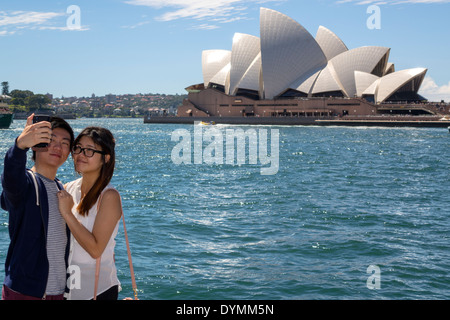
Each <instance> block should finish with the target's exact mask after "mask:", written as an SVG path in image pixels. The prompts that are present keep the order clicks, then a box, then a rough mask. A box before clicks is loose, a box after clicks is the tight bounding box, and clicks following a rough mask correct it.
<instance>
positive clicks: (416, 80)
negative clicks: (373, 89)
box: [376, 68, 427, 103]
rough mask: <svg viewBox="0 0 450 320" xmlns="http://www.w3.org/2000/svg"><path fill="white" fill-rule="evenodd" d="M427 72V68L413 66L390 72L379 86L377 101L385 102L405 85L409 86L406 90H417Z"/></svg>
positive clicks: (381, 80)
mask: <svg viewBox="0 0 450 320" xmlns="http://www.w3.org/2000/svg"><path fill="white" fill-rule="evenodd" d="M426 72H427V69H425V68H413V69H406V70H400V71H397V72H393V73H389V74H388V75H386V76H384V77H382V78H381V79H380V82H379V83H378V88H377V94H376V101H377V103H381V102H383V101H384V100H386V99H387V98H389V97H390V96H391V95H392V94H394V93H395V92H397V91H398V90H399V89H401V88H402V87H405V86H407V87H406V88H405V90H407V91H411V92H417V91H418V90H419V88H420V85H421V84H422V81H423V79H424V77H425V73H426Z"/></svg>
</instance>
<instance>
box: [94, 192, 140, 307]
mask: <svg viewBox="0 0 450 320" xmlns="http://www.w3.org/2000/svg"><path fill="white" fill-rule="evenodd" d="M116 191H117V190H116ZM117 193H118V192H117ZM102 196H103V192H102V193H101V194H100V197H99V200H98V203H97V213H98V209H99V208H100V202H101V199H102ZM119 199H120V207H121V208H122V198H121V197H120V194H119ZM122 222H123V232H124V234H125V242H126V243H127V253H128V263H129V265H130V274H131V284H132V287H133V292H134V299H135V300H138V296H137V285H136V278H135V276H134V268H133V261H132V259H131V250H130V243H129V242H128V234H127V227H126V225H125V217H124V214H123V210H122ZM100 262H101V256H100V257H99V258H97V261H96V263H95V286H94V300H97V289H98V278H99V275H100Z"/></svg>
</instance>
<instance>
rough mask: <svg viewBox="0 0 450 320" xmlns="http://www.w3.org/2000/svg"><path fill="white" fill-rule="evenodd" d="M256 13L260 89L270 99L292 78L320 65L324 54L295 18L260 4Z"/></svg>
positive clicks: (310, 71) (324, 61)
mask: <svg viewBox="0 0 450 320" xmlns="http://www.w3.org/2000/svg"><path fill="white" fill-rule="evenodd" d="M260 14H261V17H260V33H261V34H260V36H261V58H262V74H263V79H264V93H265V98H266V99H272V98H274V97H275V96H277V95H279V94H280V93H281V92H283V91H284V90H285V89H286V88H288V87H289V86H290V85H291V84H292V83H294V82H295V80H296V79H301V78H306V76H311V75H313V74H314V73H315V72H317V70H318V69H319V68H323V67H324V66H325V65H326V63H327V58H326V57H325V55H324V53H323V52H322V49H321V48H320V46H319V45H318V44H317V42H316V40H315V39H314V38H313V37H312V36H311V34H310V33H309V32H308V31H307V30H306V29H305V28H303V27H302V26H301V25H300V24H299V23H297V22H296V21H294V20H292V19H291V18H289V17H288V16H286V15H284V14H281V13H279V12H277V11H274V10H270V9H266V8H261V11H260ZM305 80H306V79H305Z"/></svg>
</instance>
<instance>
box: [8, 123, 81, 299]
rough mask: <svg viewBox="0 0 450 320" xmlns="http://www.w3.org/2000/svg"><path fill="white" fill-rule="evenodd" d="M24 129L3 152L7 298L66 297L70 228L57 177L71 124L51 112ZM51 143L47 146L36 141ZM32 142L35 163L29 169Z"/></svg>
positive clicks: (69, 140)
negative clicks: (60, 203) (62, 208)
mask: <svg viewBox="0 0 450 320" xmlns="http://www.w3.org/2000/svg"><path fill="white" fill-rule="evenodd" d="M33 117H34V114H32V115H31V116H30V117H28V119H27V123H26V126H25V129H24V130H23V132H22V133H21V134H20V135H19V137H18V138H17V139H16V141H15V144H14V146H12V147H11V148H10V149H9V150H8V152H7V153H6V156H5V165H4V172H3V174H2V186H3V192H2V194H1V207H2V208H3V209H4V210H6V211H8V212H9V226H8V228H9V235H10V239H11V242H10V245H9V249H8V253H7V256H6V262H5V274H6V276H5V281H4V284H3V290H2V299H3V300H35V299H49V300H62V299H63V294H64V291H65V287H66V270H67V257H68V253H69V241H70V237H69V235H70V234H69V229H68V228H67V226H66V224H65V222H64V219H63V218H62V216H61V214H60V213H59V209H58V199H57V195H56V193H57V192H58V191H59V190H60V189H62V188H63V187H62V185H61V183H60V182H59V181H58V179H56V173H57V170H58V168H59V167H60V166H61V165H62V164H63V163H64V162H65V161H66V160H67V158H68V156H69V154H70V152H71V150H72V144H73V141H74V134H73V131H72V128H71V127H70V125H69V124H68V123H67V122H66V121H64V120H63V119H60V118H57V117H52V118H51V119H50V122H48V121H42V122H38V123H35V124H33ZM40 143H47V144H48V146H47V147H34V146H36V145H37V144H40ZM30 148H32V150H33V160H34V166H33V168H32V169H31V170H27V168H26V162H27V151H28V150H29V149H30Z"/></svg>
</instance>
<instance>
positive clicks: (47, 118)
mask: <svg viewBox="0 0 450 320" xmlns="http://www.w3.org/2000/svg"><path fill="white" fill-rule="evenodd" d="M41 121H48V122H50V116H43V115H34V117H33V123H38V122H41ZM34 147H35V148H47V147H48V143H39V144H37V145H35V146H34Z"/></svg>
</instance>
